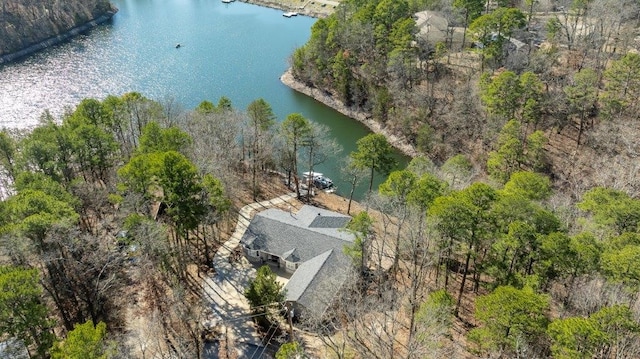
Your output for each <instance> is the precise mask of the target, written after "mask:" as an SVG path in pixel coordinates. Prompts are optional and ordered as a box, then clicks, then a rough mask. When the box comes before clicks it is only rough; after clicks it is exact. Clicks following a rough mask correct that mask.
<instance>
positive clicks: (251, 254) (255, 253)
mask: <svg viewBox="0 0 640 359" xmlns="http://www.w3.org/2000/svg"><path fill="white" fill-rule="evenodd" d="M249 255H250V256H252V257H260V251H254V250H249Z"/></svg>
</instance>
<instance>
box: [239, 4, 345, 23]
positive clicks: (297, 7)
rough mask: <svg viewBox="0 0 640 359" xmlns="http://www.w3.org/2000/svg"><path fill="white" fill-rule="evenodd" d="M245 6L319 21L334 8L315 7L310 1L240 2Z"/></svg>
mask: <svg viewBox="0 0 640 359" xmlns="http://www.w3.org/2000/svg"><path fill="white" fill-rule="evenodd" d="M240 1H242V2H245V3H247V4H253V5H258V6H262V7H268V8H271V9H276V10H282V11H295V12H297V13H298V14H300V15H304V16H309V17H313V18H316V19H321V18H325V17H327V16H329V15H330V14H331V13H333V10H334V7H331V6H324V7H322V6H317V5H316V4H315V3H314V2H312V1H310V0H300V1H298V2H296V0H240Z"/></svg>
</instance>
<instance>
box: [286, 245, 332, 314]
mask: <svg viewBox="0 0 640 359" xmlns="http://www.w3.org/2000/svg"><path fill="white" fill-rule="evenodd" d="M333 251H334V249H331V250H328V251H326V252H324V253H322V254H321V255H319V256H317V257H314V258H312V259H310V260H308V261H306V262H304V263H302V264H301V265H300V267H298V269H297V270H296V271H295V273H293V275H292V276H291V278H289V281H288V282H287V285H286V286H285V289H286V290H287V295H286V298H285V300H286V301H288V302H291V301H293V302H296V301H298V299H300V297H301V296H302V294H303V293H304V291H305V290H306V289H307V287H309V284H311V282H312V281H313V279H314V278H315V276H316V274H317V273H318V272H319V271H320V268H322V266H323V265H324V263H325V261H326V260H327V258H329V256H330V255H331V253H332V252H333Z"/></svg>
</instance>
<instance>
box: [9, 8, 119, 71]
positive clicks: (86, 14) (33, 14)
mask: <svg viewBox="0 0 640 359" xmlns="http://www.w3.org/2000/svg"><path fill="white" fill-rule="evenodd" d="M116 11H117V10H116V8H115V7H114V6H112V5H111V3H109V0H0V63H2V62H3V61H2V59H3V58H4V60H11V59H12V58H13V57H16V56H8V55H10V54H16V53H19V52H24V51H23V50H25V49H29V48H31V49H32V50H31V51H27V53H28V52H33V51H36V50H38V49H39V48H44V47H46V46H48V45H50V44H52V43H55V42H59V41H61V40H64V39H66V38H68V37H70V36H72V35H74V34H77V33H79V32H80V31H83V30H81V29H84V30H86V29H88V28H90V27H92V26H95V25H96V24H98V23H100V22H104V21H106V20H107V19H109V18H110V17H111V16H113V14H114V13H115V12H116ZM74 30H75V31H74ZM72 31H73V33H70V32H72ZM45 43H46V44H45ZM40 44H41V45H40ZM38 45H40V46H38ZM25 54H26V53H23V54H22V55H25Z"/></svg>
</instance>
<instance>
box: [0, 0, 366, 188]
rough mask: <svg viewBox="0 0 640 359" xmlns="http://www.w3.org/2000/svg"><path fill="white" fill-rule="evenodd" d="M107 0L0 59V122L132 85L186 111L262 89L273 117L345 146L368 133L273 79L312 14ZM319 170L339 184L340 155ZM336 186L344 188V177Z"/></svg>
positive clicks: (215, 1) (213, 2) (210, 2)
mask: <svg viewBox="0 0 640 359" xmlns="http://www.w3.org/2000/svg"><path fill="white" fill-rule="evenodd" d="M113 3H114V4H115V5H116V6H117V7H118V8H119V9H120V11H119V12H118V13H117V14H116V15H115V16H114V18H113V19H112V20H111V21H110V22H109V23H107V24H105V25H102V26H99V27H97V28H95V29H93V30H91V31H89V32H88V33H86V34H84V35H81V36H79V37H76V38H74V39H73V40H71V41H69V42H67V43H64V44H61V45H58V46H55V47H53V48H50V49H47V50H45V51H42V52H39V53H37V54H34V55H32V56H30V57H27V58H25V59H22V60H20V61H17V62H15V63H12V64H8V65H4V66H0V128H1V127H9V128H16V127H17V128H24V127H31V126H33V125H35V124H36V123H37V121H38V118H39V116H40V114H41V113H42V112H43V110H45V109H48V110H50V111H51V113H53V114H54V115H56V116H59V115H61V114H62V113H63V112H64V108H65V107H68V106H75V105H76V104H77V103H78V102H79V101H80V100H81V99H83V98H87V97H95V98H104V97H105V96H106V95H108V94H115V95H121V94H123V93H125V92H130V91H138V92H141V93H143V94H144V95H145V96H147V97H150V98H153V99H155V100H158V101H177V102H178V103H179V104H181V105H182V106H183V107H184V108H186V109H191V108H193V107H195V106H196V105H197V104H198V103H200V102H201V101H202V100H210V101H213V102H214V103H215V102H217V100H218V99H219V98H220V97H221V96H227V97H229V98H230V99H231V101H232V102H233V104H234V106H235V107H238V108H245V107H246V106H247V105H248V104H249V103H250V102H251V101H253V100H255V99H257V98H260V97H262V98H264V99H265V100H266V101H267V102H269V103H270V104H271V106H272V107H273V109H274V112H275V113H276V115H277V116H278V117H279V118H280V119H282V118H284V117H285V116H286V115H287V114H289V113H292V112H300V113H302V114H303V115H304V116H306V117H308V118H311V119H313V120H315V121H318V122H321V123H324V124H326V125H328V126H329V127H330V128H331V131H332V134H333V135H334V136H335V138H336V139H337V141H338V142H340V143H341V144H342V146H343V147H344V153H345V154H346V153H349V152H351V151H352V150H354V149H355V141H356V140H357V139H358V138H360V137H362V136H364V135H365V134H366V133H367V130H366V129H365V128H364V127H363V126H362V125H360V124H359V123H356V122H355V121H352V120H350V119H348V118H346V117H344V116H342V115H341V114H339V113H337V112H335V111H333V110H332V109H330V108H328V107H326V106H324V105H322V104H320V103H318V102H316V101H314V100H312V99H310V98H307V97H306V96H303V95H300V94H298V93H296V92H295V91H292V90H290V89H289V88H287V87H286V86H284V85H282V84H281V83H280V81H279V76H280V75H281V74H282V72H283V71H284V70H285V69H286V68H287V67H288V64H287V62H288V57H289V55H290V54H291V53H292V51H293V50H294V49H295V48H296V47H298V46H300V45H302V44H304V43H305V42H306V41H307V39H308V38H309V35H310V28H311V26H312V25H313V23H314V21H315V19H312V18H309V17H305V16H297V17H292V18H285V17H283V16H282V11H279V10H274V9H269V8H264V7H259V6H255V5H250V4H246V3H242V2H238V1H236V2H234V3H231V4H223V3H221V2H220V1H219V0H202V1H198V0H166V1H150V0H115V1H113ZM177 43H180V44H181V47H180V48H176V46H175V45H176V44H177ZM343 156H344V155H343ZM319 170H321V171H324V172H327V174H329V175H331V176H332V177H334V180H336V181H338V182H341V181H339V179H338V177H339V176H340V175H339V164H338V158H336V159H335V160H333V161H331V163H327V164H324V165H321V166H320V167H319ZM340 187H341V188H342V189H344V190H346V184H344V185H341V186H340Z"/></svg>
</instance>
